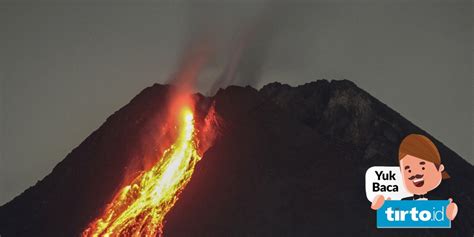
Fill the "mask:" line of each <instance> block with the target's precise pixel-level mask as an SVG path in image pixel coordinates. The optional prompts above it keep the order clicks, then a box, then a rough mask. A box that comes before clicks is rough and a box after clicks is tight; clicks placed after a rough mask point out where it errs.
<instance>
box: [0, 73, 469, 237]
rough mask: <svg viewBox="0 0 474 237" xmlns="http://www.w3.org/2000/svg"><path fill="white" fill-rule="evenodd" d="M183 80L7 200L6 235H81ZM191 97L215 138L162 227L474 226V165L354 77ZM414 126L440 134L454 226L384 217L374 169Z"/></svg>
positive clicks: (148, 94)
mask: <svg viewBox="0 0 474 237" xmlns="http://www.w3.org/2000/svg"><path fill="white" fill-rule="evenodd" d="M174 90H176V88H174V87H173V86H169V85H158V84H155V85H153V86H151V87H149V88H146V89H145V90H143V91H142V92H141V93H140V94H139V95H137V96H136V97H135V98H133V99H132V100H131V102H130V103H129V104H127V105H126V106H124V107H123V108H121V109H120V110H119V111H117V112H116V113H114V114H113V115H111V116H110V117H109V118H108V119H107V120H106V122H105V123H104V124H103V125H102V126H101V127H100V128H99V129H97V130H96V131H94V132H93V133H92V134H91V135H90V136H89V137H87V138H86V139H85V141H83V142H82V143H81V144H80V145H79V146H78V147H76V148H75V149H74V150H73V151H72V152H71V153H69V154H68V155H67V156H66V158H65V159H64V160H63V161H61V162H60V163H59V164H58V165H57V166H56V167H55V168H54V169H53V171H52V172H51V173H50V174H49V175H47V176H46V177H45V178H44V179H43V180H41V181H39V182H38V183H37V184H35V185H34V186H32V187H30V188H29V189H27V190H26V191H24V192H23V193H22V194H20V195H19V196H17V197H16V198H14V199H13V200H12V201H10V202H9V203H7V204H5V205H3V206H2V207H0V235H1V236H7V237H8V236H79V235H81V233H83V231H84V230H85V229H86V228H87V226H88V225H89V224H90V223H91V222H93V221H94V220H95V219H96V218H97V217H98V216H100V215H101V213H103V212H104V209H105V208H106V206H107V204H108V203H110V201H111V200H112V199H113V197H114V196H115V194H116V193H117V192H118V191H119V190H120V188H121V187H122V186H123V184H124V183H126V182H130V181H131V180H133V178H135V177H136V176H137V175H138V173H139V172H140V171H142V170H146V169H149V168H150V167H151V164H150V163H151V162H152V161H150V160H147V159H144V158H143V157H149V156H152V155H154V154H156V153H160V152H163V151H162V149H160V148H159V147H158V148H156V146H155V144H157V143H166V144H168V143H169V138H168V137H167V135H166V134H165V133H160V131H161V129H162V128H163V126H164V125H163V124H165V123H166V119H165V118H166V117H167V116H166V115H165V113H166V108H165V107H166V106H165V105H166V104H169V103H168V102H169V100H171V99H172V98H173V97H172V96H170V94H172V93H173V91H174ZM192 98H193V101H194V102H195V120H196V121H198V122H199V121H200V122H201V123H204V122H203V121H204V120H205V117H206V115H207V114H208V111H210V110H212V111H213V113H214V116H215V117H214V118H213V123H214V126H215V130H216V136H217V138H216V139H215V141H214V142H213V143H212V144H211V145H209V148H208V149H206V151H205V152H204V153H203V155H202V158H201V160H200V161H199V163H197V164H196V166H195V169H194V173H193V174H192V178H191V179H190V181H189V182H188V183H187V186H186V188H184V189H183V190H182V192H181V193H180V195H179V199H178V200H177V201H176V203H175V205H174V206H173V208H171V210H170V211H169V212H168V213H167V215H166V216H165V218H164V225H163V235H164V236H473V231H474V167H473V166H472V165H471V164H469V163H468V162H466V161H465V160H464V159H463V158H461V157H460V156H458V155H457V154H456V153H455V152H454V151H452V150H450V149H449V148H448V147H446V146H445V145H443V144H442V143H441V142H439V141H438V140H436V139H435V138H434V137H432V136H430V135H429V134H428V133H427V132H426V131H423V130H422V129H421V128H419V127H417V126H416V125H414V124H412V123H411V122H410V121H408V120H406V119H405V118H403V117H402V116H401V115H400V114H399V113H397V112H396V111H394V110H392V109H390V108H389V107H388V106H386V105H385V104H383V103H382V102H380V101H379V100H377V99H376V98H374V97H372V96H371V95H370V94H368V93H367V92H365V91H364V90H362V89H360V88H359V87H357V86H356V85H355V84H354V83H352V82H351V81H348V80H341V81H338V80H333V81H327V80H318V81H316V82H311V83H307V84H305V85H301V86H297V87H291V86H289V85H284V84H280V83H271V84H268V85H266V86H264V87H263V88H262V89H260V90H256V89H254V88H251V87H238V86H230V87H228V88H226V89H221V90H219V91H218V92H217V94H216V95H215V96H213V97H205V96H203V95H200V94H194V95H192ZM411 133H418V134H423V135H426V136H428V137H429V138H431V139H432V140H433V141H434V142H435V144H436V145H437V147H438V149H439V151H440V154H441V157H442V160H443V163H444V165H445V167H446V170H447V171H448V172H449V174H450V176H451V178H450V179H448V180H445V181H443V182H442V184H441V185H440V187H438V188H437V189H436V190H434V191H433V192H436V195H438V196H444V197H452V198H453V200H454V201H455V202H456V203H457V204H458V206H459V213H458V215H457V217H456V219H455V220H454V221H453V222H452V228H451V229H377V228H376V223H375V212H374V211H372V210H371V209H370V203H369V202H368V201H367V199H366V196H365V187H364V177H365V171H366V170H367V169H368V168H369V167H371V166H382V165H392V166H395V165H398V146H399V143H400V141H401V139H402V138H403V137H405V136H406V135H408V134H411ZM156 134H161V135H159V136H157V135H156ZM168 145H169V144H168Z"/></svg>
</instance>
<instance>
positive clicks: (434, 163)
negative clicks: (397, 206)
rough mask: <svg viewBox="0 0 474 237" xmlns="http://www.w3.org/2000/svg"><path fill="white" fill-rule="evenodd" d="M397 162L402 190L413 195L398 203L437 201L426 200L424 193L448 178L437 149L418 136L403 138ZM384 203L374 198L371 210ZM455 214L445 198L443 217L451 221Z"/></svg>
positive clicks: (428, 195)
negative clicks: (444, 215)
mask: <svg viewBox="0 0 474 237" xmlns="http://www.w3.org/2000/svg"><path fill="white" fill-rule="evenodd" d="M398 160H399V162H400V169H401V173H402V179H403V183H404V185H405V188H406V189H407V190H408V191H409V192H410V193H412V194H413V196H411V197H407V198H403V199H402V200H428V199H439V198H435V197H432V196H430V194H429V193H428V192H429V191H431V190H433V189H435V188H436V187H438V186H439V185H440V183H441V180H443V179H448V178H449V175H448V173H446V171H445V170H444V166H443V165H442V164H441V157H440V155H439V152H438V149H437V148H436V146H435V144H434V143H433V142H432V141H431V140H430V139H429V138H427V137H426V136H423V135H419V134H410V135H408V136H406V137H405V138H404V139H403V141H402V143H401V144H400V148H399V150H398ZM387 200H388V199H387ZM384 201H385V198H384V197H383V196H382V195H377V196H376V197H375V198H374V200H373V201H372V205H371V208H372V209H374V210H377V209H379V208H380V207H382V206H383V203H384ZM457 212H458V206H457V205H456V203H454V202H453V200H452V199H451V198H449V204H448V207H447V208H446V216H447V217H448V219H450V220H453V219H454V218H455V217H456V214H457Z"/></svg>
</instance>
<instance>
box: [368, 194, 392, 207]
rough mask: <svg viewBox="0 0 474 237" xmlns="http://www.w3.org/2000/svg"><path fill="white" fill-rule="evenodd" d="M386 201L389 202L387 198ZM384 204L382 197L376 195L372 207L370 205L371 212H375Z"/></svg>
mask: <svg viewBox="0 0 474 237" xmlns="http://www.w3.org/2000/svg"><path fill="white" fill-rule="evenodd" d="M387 200H390V198H387ZM384 202H385V198H384V197H383V195H377V196H375V198H374V200H373V201H372V205H370V208H372V209H373V210H377V209H379V208H381V207H382V206H383V203H384Z"/></svg>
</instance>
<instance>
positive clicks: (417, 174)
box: [400, 155, 444, 195]
mask: <svg viewBox="0 0 474 237" xmlns="http://www.w3.org/2000/svg"><path fill="white" fill-rule="evenodd" d="M400 169H401V171H402V177H403V183H404V184H405V187H406V189H407V190H408V191H409V192H411V193H413V194H417V195H422V194H426V193H427V192H429V191H431V190H433V189H435V188H436V187H438V185H439V184H440V183H441V180H442V175H441V173H442V172H443V170H444V166H443V165H440V166H439V169H438V168H436V166H435V164H434V163H432V162H429V161H425V160H422V159H419V158H417V157H415V156H411V155H406V156H405V157H403V158H402V159H401V160H400Z"/></svg>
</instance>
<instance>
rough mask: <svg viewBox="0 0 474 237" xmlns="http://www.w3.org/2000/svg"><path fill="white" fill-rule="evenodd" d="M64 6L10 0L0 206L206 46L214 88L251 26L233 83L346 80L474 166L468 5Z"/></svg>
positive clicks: (1, 107)
mask: <svg viewBox="0 0 474 237" xmlns="http://www.w3.org/2000/svg"><path fill="white" fill-rule="evenodd" d="M66 2H67V3H64V2H63V3H59V1H44V0H39V1H16V3H8V2H5V1H0V29H1V31H0V32H1V33H0V34H1V36H0V65H1V68H0V79H1V81H0V125H1V126H0V135H1V136H0V139H1V142H0V205H1V204H3V203H5V202H7V201H9V200H11V199H12V198H13V197H14V196H16V195H18V194H19V193H21V192H22V191H23V190H25V189H26V188H28V187H29V186H32V185H34V184H35V183H36V181H38V180H40V179H42V178H43V177H44V176H45V175H47V174H48V173H50V172H51V170H52V169H53V167H54V166H55V165H56V164H57V163H58V162H59V161H61V160H62V159H63V158H64V157H65V156H66V155H67V154H68V153H69V152H70V151H71V150H72V149H73V148H74V147H76V146H78V145H79V144H80V142H82V141H83V140H84V139H85V138H86V137H87V136H88V135H89V134H90V133H91V132H92V131H94V130H95V129H96V128H98V127H99V126H100V125H101V124H102V123H103V122H104V121H105V119H106V118H107V117H108V116H109V115H111V114H112V113H113V112H115V111H116V110H118V109H119V108H120V107H122V106H123V105H125V104H126V103H128V101H130V100H131V99H132V98H133V97H134V96H135V95H137V94H138V93H139V92H140V91H141V90H142V89H144V88H145V87H147V86H150V85H152V84H153V83H165V82H167V81H169V79H170V75H172V73H173V72H175V71H176V70H177V65H179V62H180V60H182V58H183V57H182V56H183V55H185V52H186V49H189V48H190V47H189V45H192V43H193V42H195V41H196V40H197V39H201V38H205V39H207V40H208V41H207V42H210V45H212V47H213V50H214V52H215V53H216V56H215V57H214V59H213V60H212V61H211V62H210V63H209V65H208V67H207V68H206V69H205V71H204V72H203V74H202V75H201V77H200V78H199V82H198V85H197V90H198V91H200V92H202V93H207V92H208V91H209V89H210V86H211V85H212V84H213V82H214V81H215V79H216V78H217V77H218V76H219V75H220V73H221V72H222V71H223V70H224V68H225V65H226V64H227V63H228V61H229V58H230V55H231V53H232V52H233V50H234V49H235V45H236V44H235V42H236V39H237V41H238V39H239V37H240V36H241V35H242V32H247V31H249V29H251V30H252V32H253V34H252V37H250V39H249V40H248V42H247V43H246V47H247V48H248V49H247V53H246V54H245V55H244V56H243V57H242V58H241V61H242V62H246V64H245V67H244V66H242V67H243V68H244V69H245V71H246V72H250V73H247V74H242V75H253V76H252V77H253V78H252V77H247V78H245V77H244V76H241V77H240V78H238V80H237V81H235V83H234V84H238V85H246V84H250V85H252V86H254V87H256V88H261V87H262V86H263V85H265V84H267V83H269V82H273V81H279V82H282V83H288V84H290V85H300V84H303V83H306V82H309V81H314V80H316V79H322V78H325V79H349V80H352V81H354V82H355V83H356V84H357V85H358V86H359V87H361V88H363V89H364V90H366V91H368V92H369V93H371V94H372V95H373V96H375V97H376V98H378V99H379V100H381V101H382V102H384V103H386V104H387V105H388V106H390V107H391V108H393V109H395V110H396V111H398V112H399V113H401V114H402V115H403V116H405V117H406V118H407V119H409V120H410V121H412V122H413V123H415V124H416V125H418V126H420V127H421V128H422V129H425V130H426V131H428V132H429V133H430V134H432V135H433V136H434V137H436V138H438V139H439V140H440V141H441V142H443V143H444V144H445V145H447V146H448V147H450V148H451V149H453V150H454V151H456V152H457V153H458V154H459V155H461V156H462V157H463V158H465V159H466V160H468V161H469V162H470V163H471V164H472V163H474V157H473V153H474V152H473V147H474V146H473V138H472V135H473V125H474V124H473V114H472V111H473V110H472V108H473V91H472V90H473V78H472V66H473V64H472V63H473V62H472V29H473V25H472V22H473V19H472V9H473V6H472V2H471V1H395V0H393V1H389V0H386V1H362V0H360V1H315V2H310V1H301V2H299V3H296V4H295V3H292V4H290V3H285V2H278V3H276V2H264V1H258V2H252V1H236V0H235V1H230V0H227V1H220V2H219V3H218V1H215V2H211V1H209V2H206V3H204V2H202V1H201V2H199V3H196V1H192V2H193V3H190V2H188V1H156V2H151V1H142V2H140V3H137V1H133V2H134V4H132V3H127V2H121V3H115V2H113V1H106V0H103V1H99V3H97V2H94V3H92V2H84V1H66ZM130 2H131V1H130ZM292 2H294V1H292ZM415 2H416V3H415ZM447 2H450V3H447ZM223 86H226V85H223Z"/></svg>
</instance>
